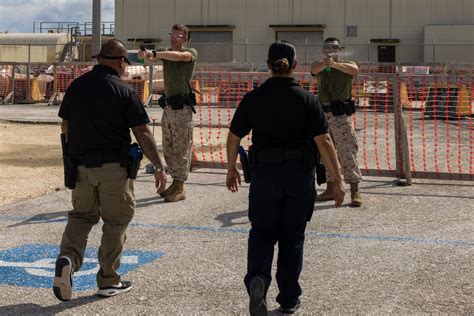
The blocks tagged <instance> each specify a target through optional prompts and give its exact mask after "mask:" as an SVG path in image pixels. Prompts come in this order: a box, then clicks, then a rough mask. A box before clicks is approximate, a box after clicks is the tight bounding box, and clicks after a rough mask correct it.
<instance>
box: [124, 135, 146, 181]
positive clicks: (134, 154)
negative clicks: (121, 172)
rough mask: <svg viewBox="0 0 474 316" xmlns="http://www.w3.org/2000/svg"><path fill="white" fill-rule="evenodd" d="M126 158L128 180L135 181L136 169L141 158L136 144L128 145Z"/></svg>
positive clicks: (140, 152)
mask: <svg viewBox="0 0 474 316" xmlns="http://www.w3.org/2000/svg"><path fill="white" fill-rule="evenodd" d="M128 158H129V159H128V166H127V174H128V178H130V179H136V178H137V175H138V169H140V161H141V160H142V158H143V152H142V150H141V149H140V147H139V146H138V144H137V143H133V144H132V145H130V149H129V150H128Z"/></svg>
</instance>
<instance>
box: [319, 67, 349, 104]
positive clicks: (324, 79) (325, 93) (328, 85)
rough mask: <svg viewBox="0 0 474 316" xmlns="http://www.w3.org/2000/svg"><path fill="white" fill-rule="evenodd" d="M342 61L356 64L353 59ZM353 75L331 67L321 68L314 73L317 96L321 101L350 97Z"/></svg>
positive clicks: (341, 99)
mask: <svg viewBox="0 0 474 316" xmlns="http://www.w3.org/2000/svg"><path fill="white" fill-rule="evenodd" d="M340 62H343V63H350V64H356V63H355V62H353V61H342V60H341V61H340ZM352 79H353V76H352V75H349V74H346V73H344V72H342V71H340V70H337V69H334V68H331V71H329V72H326V70H323V71H321V72H319V73H317V74H316V81H317V83H318V96H319V100H321V101H322V102H328V101H346V100H347V99H349V98H350V97H351V92H352Z"/></svg>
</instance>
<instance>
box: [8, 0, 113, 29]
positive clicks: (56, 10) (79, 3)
mask: <svg viewBox="0 0 474 316" xmlns="http://www.w3.org/2000/svg"><path fill="white" fill-rule="evenodd" d="M101 2H102V3H101V4H102V21H104V22H109V21H114V19H115V17H114V5H115V0H102V1H101ZM35 21H36V22H40V21H42V22H82V23H83V22H91V21H92V0H1V1H0V32H4V31H8V32H10V33H15V32H21V33H29V32H33V22H35Z"/></svg>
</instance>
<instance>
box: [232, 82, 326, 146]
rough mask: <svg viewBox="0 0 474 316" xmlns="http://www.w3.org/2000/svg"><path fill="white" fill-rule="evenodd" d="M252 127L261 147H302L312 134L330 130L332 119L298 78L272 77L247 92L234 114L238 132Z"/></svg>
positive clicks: (255, 142)
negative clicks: (299, 82) (329, 118)
mask: <svg viewBox="0 0 474 316" xmlns="http://www.w3.org/2000/svg"><path fill="white" fill-rule="evenodd" d="M251 130H252V144H253V145H254V146H256V147H257V148H260V149H261V148H268V147H282V148H300V147H301V146H303V145H304V144H305V143H306V141H307V139H308V137H315V136H317V135H321V134H324V133H327V130H328V123H327V120H326V117H325V115H324V112H323V110H322V107H321V104H320V103H319V102H318V100H317V99H316V97H315V96H314V94H312V93H311V92H309V91H306V90H304V89H303V88H301V87H300V86H299V85H298V83H297V82H296V80H295V79H294V78H290V77H272V78H269V79H268V80H267V81H265V82H264V83H263V84H262V85H261V86H260V87H258V88H257V89H255V90H253V91H251V92H249V93H247V94H246V95H245V96H244V98H243V99H242V101H241V102H240V104H239V106H238V108H237V110H236V111H235V114H234V117H233V118H232V122H231V124H230V131H231V132H232V133H233V134H235V135H236V136H238V137H240V138H243V137H245V136H246V135H247V134H249V133H250V131H251Z"/></svg>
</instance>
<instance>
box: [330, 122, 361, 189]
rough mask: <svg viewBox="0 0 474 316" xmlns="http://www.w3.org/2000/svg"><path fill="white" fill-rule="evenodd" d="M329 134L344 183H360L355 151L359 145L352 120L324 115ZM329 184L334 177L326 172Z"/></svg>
mask: <svg viewBox="0 0 474 316" xmlns="http://www.w3.org/2000/svg"><path fill="white" fill-rule="evenodd" d="M326 117H327V119H328V124H329V132H330V133H331V138H332V140H333V142H334V146H335V147H336V152H337V159H338V160H339V163H340V168H341V173H342V175H343V176H344V181H345V182H346V183H354V182H360V181H361V180H362V175H361V173H360V169H359V165H358V164H357V151H358V150H359V145H358V143H357V138H356V135H355V131H354V127H353V125H352V120H351V118H350V117H348V116H347V115H345V114H343V115H340V116H333V115H332V113H326ZM326 177H327V179H328V181H329V182H334V181H335V180H334V177H333V176H332V175H331V174H330V173H329V172H327V171H326Z"/></svg>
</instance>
